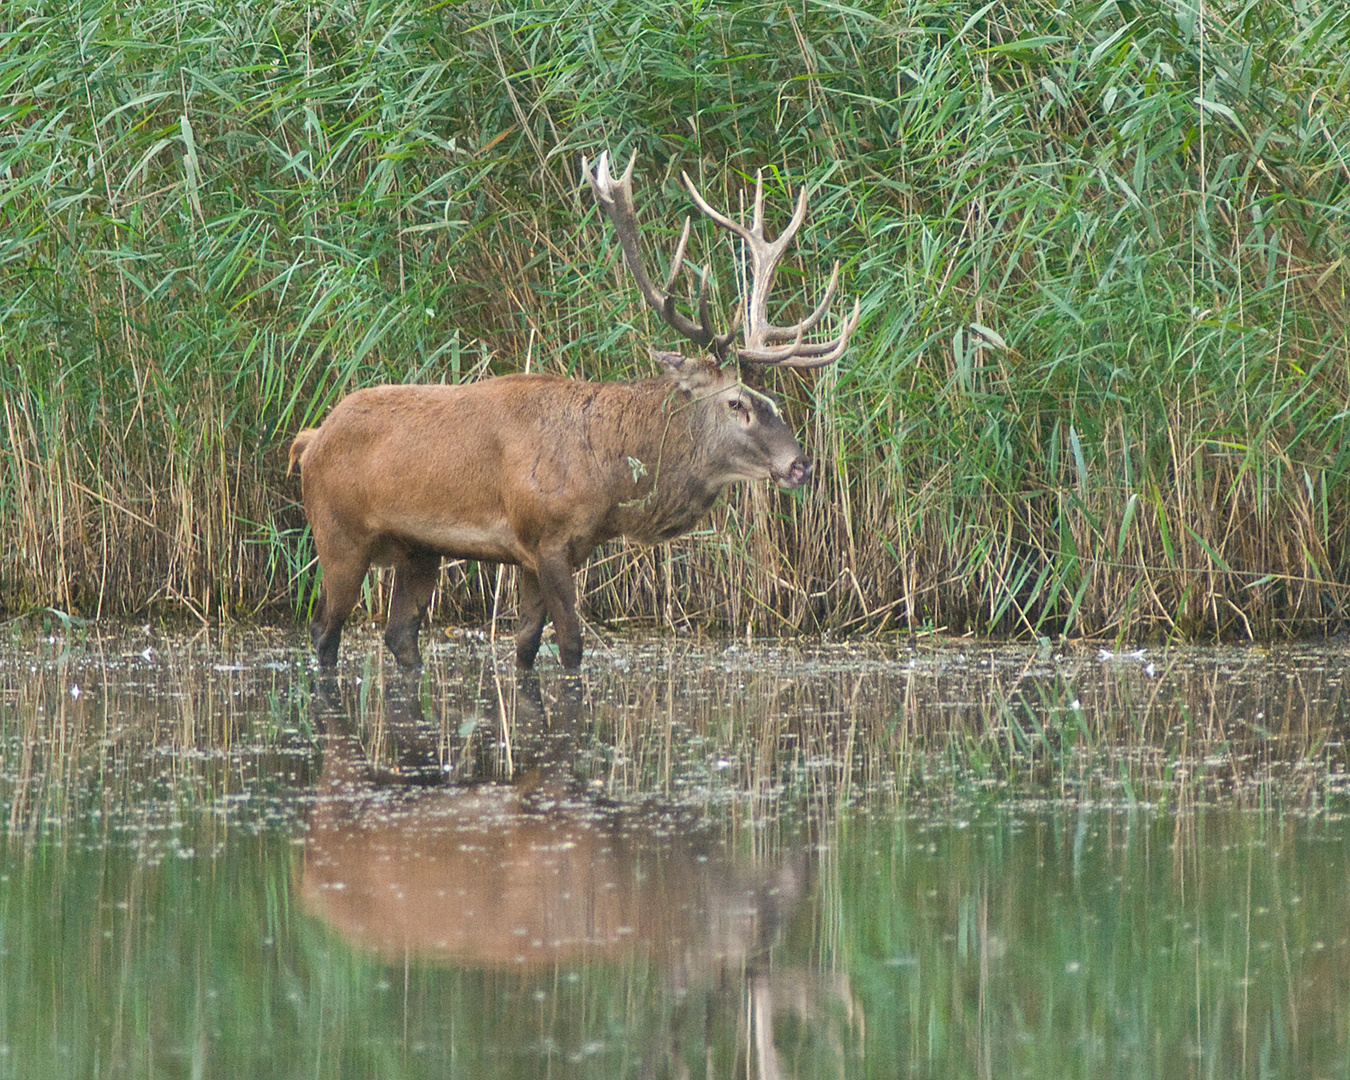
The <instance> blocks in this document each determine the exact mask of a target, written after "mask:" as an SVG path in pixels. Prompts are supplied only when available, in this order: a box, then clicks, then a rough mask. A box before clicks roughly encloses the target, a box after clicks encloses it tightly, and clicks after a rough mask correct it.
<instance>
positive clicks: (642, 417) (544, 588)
mask: <svg viewBox="0 0 1350 1080" xmlns="http://www.w3.org/2000/svg"><path fill="white" fill-rule="evenodd" d="M654 355H655V356H656V358H657V360H658V361H659V362H660V363H661V364H662V366H663V367H664V368H665V370H666V377H664V378H661V377H658V378H652V379H643V380H639V381H637V382H603V383H595V382H583V381H580V380H574V379H564V378H560V377H558V376H553V375H539V374H536V375H504V376H501V377H499V378H495V379H487V380H485V381H483V382H479V383H473V384H469V385H463V386H380V387H372V388H370V389H366V390H358V391H356V392H355V393H353V394H351V395H349V396H348V397H346V398H344V399H343V400H342V401H340V402H339V403H338V404H337V406H336V407H334V409H333V411H332V412H331V413H330V414H329V415H328V417H327V419H326V420H325V421H324V422H323V424H322V425H321V426H320V427H318V428H317V429H307V430H304V431H301V432H300V433H299V434H297V435H296V437H295V440H294V441H293V442H292V444H291V449H290V462H291V465H292V467H294V465H295V464H296V463H298V464H299V466H300V474H301V484H302V489H303V493H304V504H305V513H306V515H307V516H308V518H309V523H310V527H311V529H312V531H313V535H314V545H315V549H316V551H317V553H318V557H319V564H320V567H321V569H322V572H323V580H322V604H321V607H320V610H319V612H318V614H317V616H316V618H315V620H314V623H313V625H312V627H311V631H312V634H313V637H314V642H315V647H316V650H317V652H318V658H319V662H320V663H321V664H323V665H325V666H328V665H332V664H334V663H336V662H337V656H338V643H339V638H340V635H341V632H342V624H343V622H344V620H345V619H346V617H347V615H348V614H349V613H350V612H351V609H352V607H353V606H354V605H355V603H356V600H357V597H358V594H359V591H360V587H361V582H362V580H363V579H364V577H365V575H366V571H367V569H368V568H369V567H370V566H371V565H372V564H374V565H392V566H394V567H395V576H394V592H393V596H392V599H391V601H390V609H389V620H388V626H387V628H386V631H385V641H386V643H387V644H388V645H389V648H390V649H391V650H392V651H393V653H394V656H395V657H396V658H397V659H398V661H399V662H400V663H401V664H403V665H404V666H415V665H416V664H418V663H419V662H420V655H419V653H418V649H417V635H418V629H419V627H420V624H421V620H422V616H423V613H424V612H425V610H426V607H427V604H428V602H429V601H430V599H431V593H432V590H433V588H434V587H435V583H436V579H437V575H438V572H439V567H440V561H441V558H442V557H444V556H450V557H456V558H465V559H478V560H486V561H492V562H500V563H507V564H512V565H515V566H518V567H520V576H519V588H520V614H519V619H518V629H517V633H516V658H517V660H518V662H519V663H520V664H521V665H522V666H523V667H529V666H531V665H532V664H533V663H534V658H535V655H536V654H537V652H538V649H539V642H540V636H541V634H542V632H543V626H544V620H545V618H546V617H548V618H551V619H552V620H553V625H554V631H555V634H556V636H557V640H558V650H559V656H560V658H561V660H562V663H563V664H564V665H565V666H567V667H576V666H577V665H578V664H580V662H581V651H582V650H581V628H580V623H579V621H578V619H577V615H576V597H575V590H574V588H573V584H572V575H573V573H574V572H575V571H576V569H577V568H578V567H579V566H580V565H581V564H582V562H584V561H585V559H586V558H587V556H588V555H589V554H590V552H591V551H592V550H593V549H594V548H595V546H596V545H597V544H599V543H601V542H602V541H604V540H608V539H611V538H613V537H617V536H628V537H631V538H633V539H635V540H637V541H639V542H643V543H656V542H658V541H662V540H667V539H670V538H671V537H674V536H678V535H680V534H681V533H684V532H687V531H689V530H690V529H692V528H693V527H694V526H695V525H696V524H697V523H698V522H699V520H700V519H702V517H703V516H704V515H705V514H706V513H707V511H708V510H709V509H710V508H711V506H712V504H713V502H714V501H715V500H716V498H717V496H718V494H719V493H720V492H721V490H722V488H723V487H725V486H726V484H728V483H731V482H733V481H735V480H759V479H766V478H772V479H774V480H775V481H776V482H777V483H778V484H779V485H780V486H782V487H796V486H799V485H800V484H802V483H804V482H805V480H806V478H807V477H808V476H809V475H810V471H811V466H810V462H809V461H808V460H807V459H806V458H805V457H804V456H803V454H802V450H801V447H800V446H799V445H798V444H797V441H796V439H795V438H793V435H792V432H791V430H790V429H789V428H788V427H787V425H786V424H784V423H783V420H782V418H781V416H780V415H779V414H778V409H777V407H776V406H775V405H774V404H773V402H772V401H771V400H769V399H768V398H767V397H765V396H764V395H763V394H760V393H758V392H756V391H753V390H751V389H749V388H748V387H746V386H744V385H743V384H742V383H741V382H740V381H739V380H738V379H737V378H736V376H735V375H734V374H733V373H732V372H731V371H729V370H723V369H721V368H719V367H718V366H717V364H716V363H714V362H713V361H711V360H702V359H694V360H689V359H685V358H684V357H682V356H680V355H679V354H675V353H661V354H654Z"/></svg>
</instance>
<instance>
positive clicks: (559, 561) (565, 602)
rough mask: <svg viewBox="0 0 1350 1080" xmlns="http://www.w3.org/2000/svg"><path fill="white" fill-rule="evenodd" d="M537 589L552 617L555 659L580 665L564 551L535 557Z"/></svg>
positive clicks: (578, 637)
mask: <svg viewBox="0 0 1350 1080" xmlns="http://www.w3.org/2000/svg"><path fill="white" fill-rule="evenodd" d="M538 576H539V589H540V592H541V593H542V594H543V599H544V607H545V608H546V609H547V610H548V614H549V618H551V619H552V620H553V634H554V637H555V639H556V640H557V642H558V659H559V660H560V661H562V666H563V667H565V668H576V667H580V666H581V621H580V620H579V619H578V618H577V590H576V583H575V582H574V581H573V580H572V566H571V564H570V563H569V562H568V561H567V558H566V556H564V555H548V556H543V557H541V558H540V559H539V570H538Z"/></svg>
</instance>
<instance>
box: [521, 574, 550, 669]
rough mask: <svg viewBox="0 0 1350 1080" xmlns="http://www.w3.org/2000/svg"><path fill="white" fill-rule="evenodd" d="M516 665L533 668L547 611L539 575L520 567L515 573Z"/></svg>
mask: <svg viewBox="0 0 1350 1080" xmlns="http://www.w3.org/2000/svg"><path fill="white" fill-rule="evenodd" d="M516 592H517V593H518V594H519V599H518V601H517V604H516V664H517V665H519V666H520V667H522V668H527V669H528V668H532V667H534V658H535V656H537V655H538V653H539V640H540V638H542V637H543V635H544V619H545V618H547V616H548V609H547V608H546V607H545V606H544V594H543V593H542V592H541V591H540V588H539V575H538V574H536V573H535V572H534V571H533V570H529V569H527V568H526V567H524V566H522V567H520V568H519V570H518V571H517V573H516Z"/></svg>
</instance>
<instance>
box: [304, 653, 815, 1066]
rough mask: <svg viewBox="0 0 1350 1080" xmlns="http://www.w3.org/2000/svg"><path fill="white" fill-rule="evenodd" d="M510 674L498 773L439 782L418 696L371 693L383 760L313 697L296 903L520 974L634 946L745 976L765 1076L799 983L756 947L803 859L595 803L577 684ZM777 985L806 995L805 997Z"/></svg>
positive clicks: (770, 931) (346, 928)
mask: <svg viewBox="0 0 1350 1080" xmlns="http://www.w3.org/2000/svg"><path fill="white" fill-rule="evenodd" d="M514 685H515V688H516V691H517V692H516V695H515V701H514V703H512V702H511V701H509V700H508V699H507V698H505V697H503V698H501V699H500V700H501V701H502V708H503V719H504V720H505V721H507V722H508V725H507V726H509V727H511V729H512V734H511V739H510V740H509V741H510V743H511V744H512V746H513V748H514V752H515V753H516V755H517V762H516V767H515V768H514V769H510V770H507V771H509V772H510V773H511V774H512V775H511V776H510V777H509V779H505V780H490V779H489V780H478V781H477V782H471V783H459V782H456V783H446V782H445V781H444V780H443V779H442V777H443V776H444V773H443V772H442V770H441V766H440V764H439V762H438V761H436V760H435V753H434V751H433V750H432V749H431V748H430V747H428V746H427V745H426V741H427V732H428V727H427V726H426V725H425V724H423V723H422V722H421V716H420V710H419V708H418V705H417V702H416V699H415V698H411V697H410V698H408V699H405V700H403V701H401V702H397V701H394V700H392V699H389V700H384V701H380V702H378V703H377V707H378V706H383V707H386V708H387V709H388V711H389V713H390V714H393V715H390V716H388V717H387V718H386V720H387V723H386V727H387V731H386V732H385V734H386V737H387V738H388V740H389V742H390V743H391V744H393V745H395V746H396V748H397V749H398V751H399V752H400V754H401V760H400V761H399V763H398V765H397V766H395V767H394V768H384V769H381V768H379V767H377V766H376V765H374V763H373V762H372V761H371V759H370V758H369V757H368V756H367V755H366V754H365V753H364V751H363V749H362V747H361V744H360V742H359V739H358V738H357V731H356V729H355V726H354V725H353V724H352V722H351V719H350V715H351V714H350V713H349V712H348V708H347V707H344V706H338V707H336V708H333V709H329V710H326V711H325V714H324V716H323V719H324V720H325V721H326V722H327V723H326V726H327V727H328V729H329V734H328V740H327V743H326V746H325V750H324V765H323V775H322V779H321V781H320V792H319V799H318V800H317V805H316V809H315V812H314V815H313V818H312V819H311V829H310V836H309V840H308V842H307V843H306V847H305V857H304V865H303V871H302V879H301V883H300V884H301V888H300V892H301V896H302V898H303V902H304V905H305V907H306V908H307V910H308V911H309V912H310V913H312V914H314V915H316V916H318V917H319V918H320V919H322V920H323V921H324V922H325V923H327V924H328V925H329V926H330V927H332V928H333V929H335V930H336V931H338V932H339V933H340V934H341V936H342V937H344V938H345V939H346V940H347V941H349V942H350V943H352V944H353V945H356V946H358V947H359V948H361V949H363V950H367V951H369V952H371V953H373V954H375V955H377V956H378V957H380V958H381V959H383V960H385V961H391V962H404V961H406V960H407V959H409V958H416V959H421V960H427V961H432V962H442V963H448V964H453V965H458V966H463V967H470V968H479V969H514V970H521V971H528V970H531V969H534V970H539V969H546V968H549V967H554V966H557V965H560V964H575V963H583V962H588V961H589V962H602V963H618V962H624V961H634V960H636V961H639V962H641V963H643V964H650V965H654V966H655V967H656V968H658V969H659V970H661V971H663V972H665V973H667V978H668V980H669V982H670V984H671V985H672V988H674V989H677V990H685V989H688V988H690V987H693V986H696V985H699V984H711V983H714V982H716V981H717V980H718V979H719V978H722V979H727V978H731V979H735V978H741V977H743V978H744V979H745V985H746V987H747V989H748V992H749V994H750V1001H751V1003H752V1006H753V1014H754V1027H755V1030H756V1043H757V1047H758V1051H759V1052H758V1054H757V1057H758V1058H759V1063H760V1070H761V1073H762V1075H766V1076H771V1075H775V1074H776V1072H777V1068H776V1065H775V1061H776V1057H775V1054H774V1050H773V1042H772V1026H771V1023H770V1021H771V1019H772V1013H773V1008H774V1006H773V993H774V986H775V985H778V986H779V987H780V992H785V991H786V990H787V987H788V986H791V987H793V989H794V990H796V989H797V988H798V987H800V986H803V985H807V984H808V983H810V981H811V980H810V979H809V978H803V977H802V976H801V975H796V974H792V973H789V974H788V977H787V978H786V979H784V978H783V977H782V975H781V973H780V974H776V975H774V976H773V977H772V978H771V977H770V975H769V971H768V965H767V958H768V952H769V949H770V947H771V946H772V944H773V942H774V939H775V937H776V935H777V933H778V931H779V929H780V928H781V926H782V925H783V923H784V922H785V921H786V919H787V917H788V916H789V915H790V913H791V911H792V909H793V908H794V907H795V906H796V904H797V902H798V901H799V900H800V899H801V897H802V895H803V893H804V892H805V888H806V880H807V867H806V858H805V855H804V854H803V853H800V852H799V853H796V854H794V855H793V856H791V857H789V858H787V859H785V860H783V861H782V862H781V863H780V864H779V865H777V866H776V867H773V868H765V867H761V866H758V865H749V864H746V863H744V862H740V861H737V860H735V859H733V858H731V857H730V856H728V855H726V854H720V853H719V852H718V850H717V846H716V845H715V844H712V843H710V842H708V841H707V840H706V839H705V838H701V837H700V836H699V833H698V831H697V830H695V829H690V828H688V827H685V826H686V824H687V823H683V822H681V821H679V820H678V815H677V814H676V813H675V812H674V811H671V810H670V809H669V808H666V809H657V810H653V809H651V808H650V807H643V808H635V807H614V806H610V805H605V804H604V802H603V801H602V800H600V799H598V798H596V797H595V796H594V795H593V794H590V793H588V792H587V791H586V790H585V787H584V785H583V784H581V783H579V782H578V781H577V780H576V778H575V775H574V773H573V770H572V761H571V758H572V755H573V751H574V750H575V745H576V743H575V735H574V728H575V721H576V717H577V713H578V711H579V709H580V703H581V695H580V688H579V686H578V685H577V684H576V682H575V680H570V679H569V680H566V681H565V682H564V684H563V686H562V690H561V694H560V696H559V698H558V700H557V701H556V703H555V704H554V707H553V708H552V709H551V710H545V708H544V705H543V701H542V695H541V693H540V687H539V683H538V681H537V679H536V678H534V677H533V676H521V677H520V679H519V681H518V682H516V683H515V684H514ZM513 706H514V707H513ZM351 708H352V709H353V710H354V709H355V706H354V705H352V706H351ZM398 713H402V714H403V715H402V716H399V715H397V714H398ZM512 714H514V715H512ZM510 721H514V722H513V723H509V722H510ZM337 729H341V730H337ZM395 729H397V730H395ZM419 744H420V745H419ZM529 759H532V760H529ZM521 760H528V765H527V767H524V768H522V767H521ZM400 787H401V789H402V790H399V789H400ZM786 996H788V997H795V998H796V1000H794V1001H792V1002H791V1004H794V1005H797V1006H799V1007H801V1001H802V1000H803V999H802V997H801V994H800V993H796V994H788V995H786ZM801 1011H802V1012H803V1015H806V1014H807V1013H809V1012H814V1011H815V1010H814V1009H813V1008H810V1007H801Z"/></svg>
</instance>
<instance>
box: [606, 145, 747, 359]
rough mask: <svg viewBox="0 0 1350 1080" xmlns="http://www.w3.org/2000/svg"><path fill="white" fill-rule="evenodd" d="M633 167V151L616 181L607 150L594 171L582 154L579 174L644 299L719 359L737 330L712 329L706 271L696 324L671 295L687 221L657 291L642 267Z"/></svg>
mask: <svg viewBox="0 0 1350 1080" xmlns="http://www.w3.org/2000/svg"><path fill="white" fill-rule="evenodd" d="M635 164H637V153H636V152H634V154H633V156H632V158H631V159H629V162H628V168H626V169H625V170H624V171H623V175H622V176H620V177H619V179H618V180H615V179H614V177H613V175H612V174H611V173H610V171H609V151H608V150H606V151H604V152H602V153H601V154H600V160H599V161H597V162H596V165H595V170H594V171H592V170H591V165H590V162H589V161H587V160H586V158H585V156H584V155H583V157H582V159H581V174H582V175H583V176H584V177H585V178H586V180H587V181H588V182H589V183H590V185H591V190H592V191H593V192H595V201H596V202H598V203H599V204H600V206H601V208H602V209H603V210H604V211H605V213H606V214H607V215H608V216H609V220H610V221H612V222H613V223H614V231H615V232H616V233H618V234H619V245H620V246H621V247H622V248H623V257H624V262H626V263H627V264H628V270H629V272H630V273H631V274H632V275H633V280H634V281H636V282H637V286H638V290H639V291H640V292H641V293H642V296H643V298H644V299H645V300H646V301H647V303H648V304H650V305H651V307H652V309H653V310H654V311H655V312H656V313H657V314H658V315H660V316H661V319H662V321H664V322H665V324H666V325H667V326H669V327H670V328H671V329H672V330H674V331H676V332H677V333H679V334H681V335H683V336H684V337H687V338H688V339H689V340H690V341H692V342H693V343H694V344H695V345H698V346H700V347H702V348H707V349H709V350H711V351H712V353H713V355H714V356H716V357H717V358H718V359H719V360H721V359H723V358H724V357H725V356H726V351H727V347H728V346H729V345H730V344H731V342H732V339H733V338H735V336H736V329H735V328H734V327H733V328H732V329H731V330H730V331H729V332H728V333H725V334H717V333H715V332H714V331H713V330H712V327H711V318H710V316H709V312H708V297H707V284H708V272H707V271H706V270H705V271H703V272H702V273H701V274H700V276H699V284H698V322H694V321H693V320H692V319H690V318H689V317H688V316H687V315H685V314H684V313H683V312H681V311H678V310H677V309H676V307H675V298H674V297H673V296H672V295H671V293H670V290H671V287H672V286H673V285H674V284H675V279H676V278H677V277H678V276H679V273H680V268H681V267H682V266H683V265H684V248H685V245H686V244H687V243H688V242H689V226H690V221H689V218H685V219H684V230H683V231H682V232H681V233H680V242H679V244H677V245H676V247H675V255H674V257H673V258H672V259H671V260H670V276H669V277H667V278H666V283H665V285H664V286H663V287H661V288H659V289H658V288H657V287H656V283H655V282H653V281H652V279H651V278H650V277H649V276H648V275H647V270H646V267H645V266H643V263H642V247H641V245H640V244H639V243H638V232H639V229H638V222H637V210H636V209H634V207H633V166H634V165H635Z"/></svg>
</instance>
